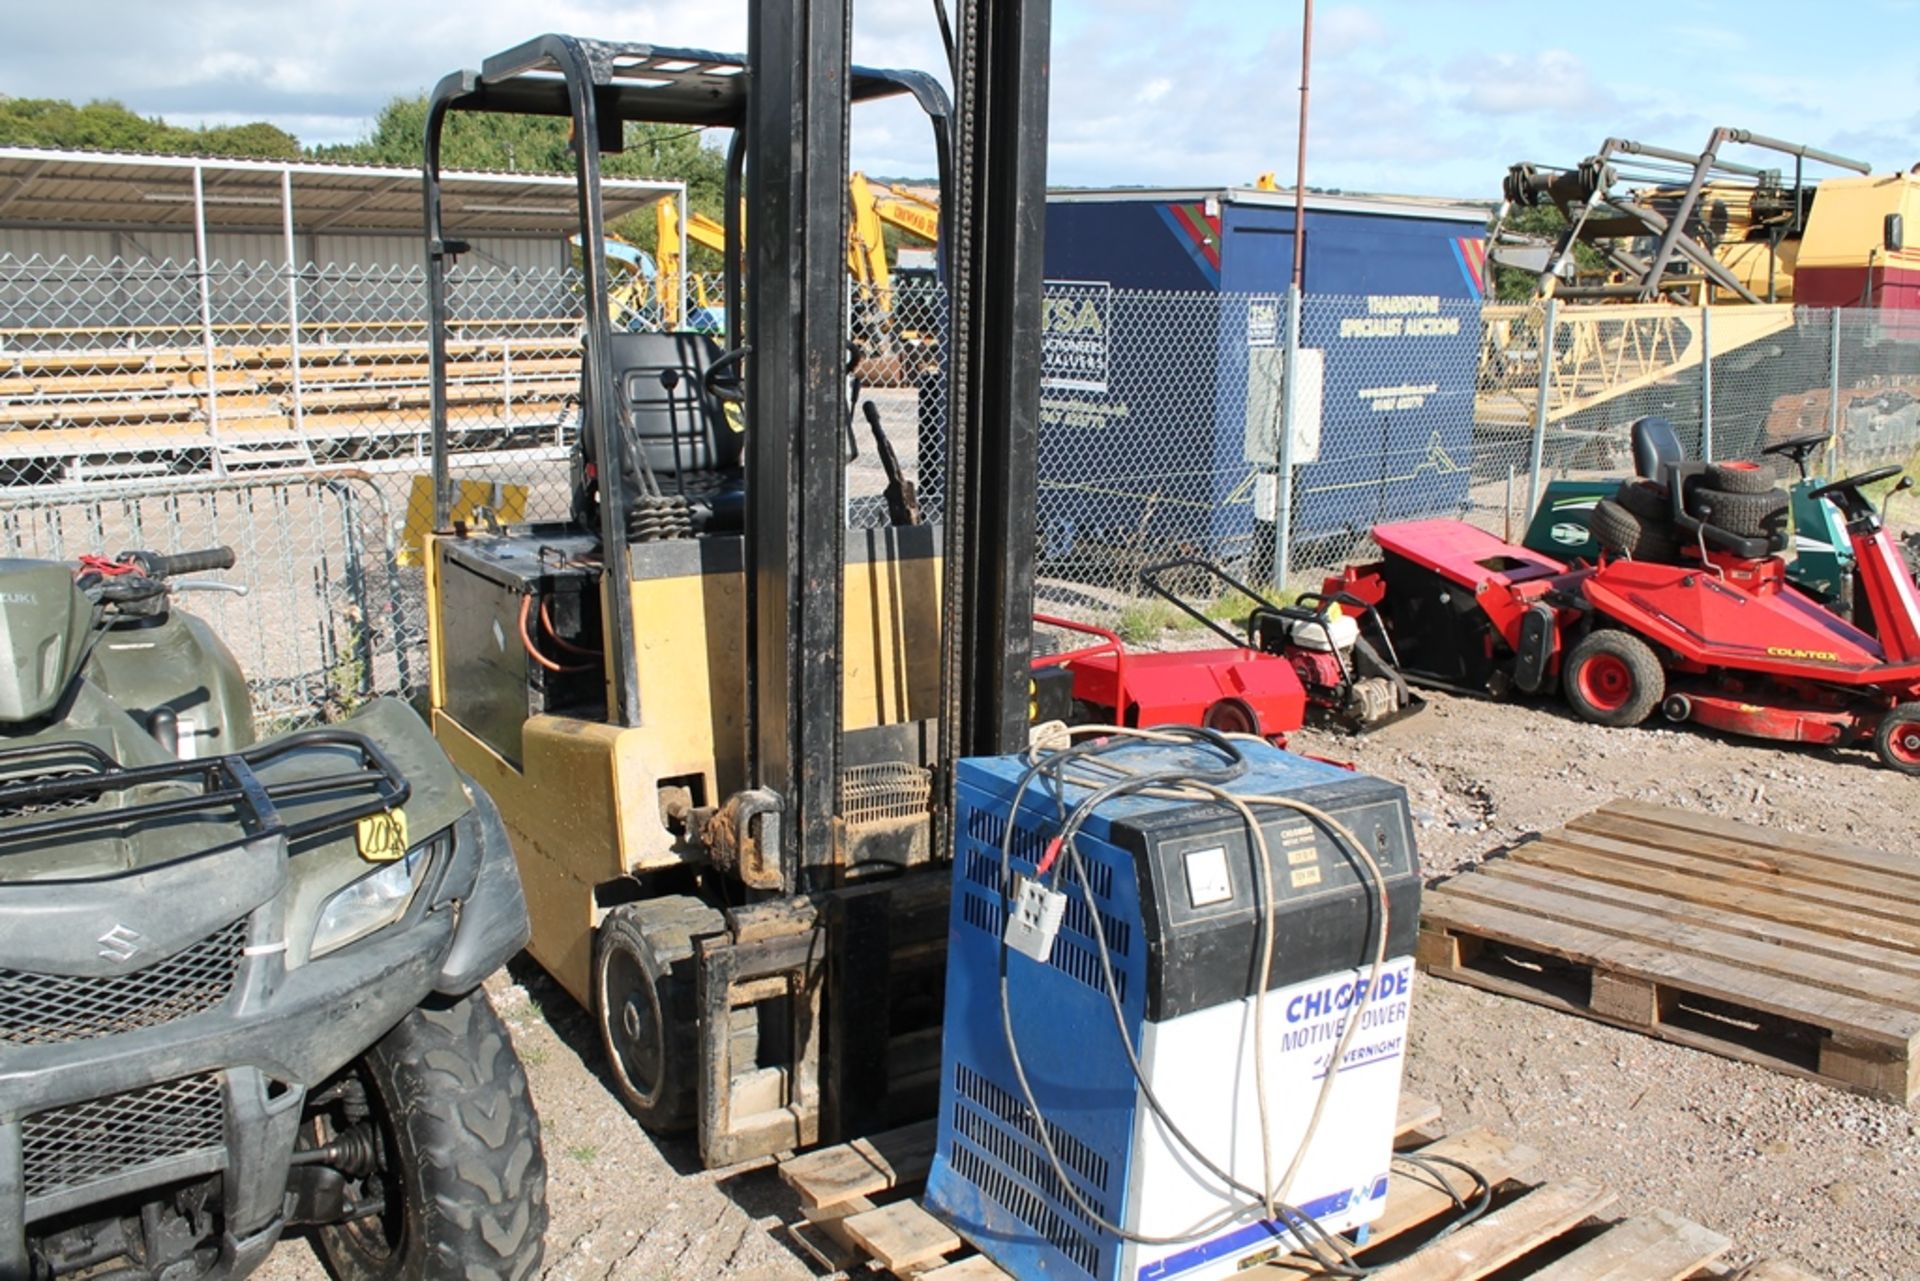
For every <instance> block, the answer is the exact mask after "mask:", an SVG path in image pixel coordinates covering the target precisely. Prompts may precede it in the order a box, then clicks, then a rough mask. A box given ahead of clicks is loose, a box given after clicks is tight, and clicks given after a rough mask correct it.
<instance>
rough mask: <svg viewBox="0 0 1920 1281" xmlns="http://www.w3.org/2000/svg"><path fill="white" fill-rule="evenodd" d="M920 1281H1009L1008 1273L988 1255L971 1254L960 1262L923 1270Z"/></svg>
mask: <svg viewBox="0 0 1920 1281" xmlns="http://www.w3.org/2000/svg"><path fill="white" fill-rule="evenodd" d="M920 1281H1007V1274H1006V1273H1004V1272H1002V1271H1001V1270H1000V1269H999V1268H998V1267H996V1266H994V1262H993V1260H992V1259H989V1258H988V1257H987V1256H986V1255H984V1254H970V1255H968V1256H967V1257H966V1258H964V1259H962V1260H960V1262H958V1263H948V1264H945V1265H943V1266H941V1267H938V1268H932V1269H929V1270H928V1271H926V1272H922V1273H921V1274H920Z"/></svg>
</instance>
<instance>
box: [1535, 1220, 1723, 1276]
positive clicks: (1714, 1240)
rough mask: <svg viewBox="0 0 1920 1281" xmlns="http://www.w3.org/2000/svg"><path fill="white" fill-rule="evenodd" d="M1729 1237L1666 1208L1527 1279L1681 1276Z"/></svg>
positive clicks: (1720, 1250)
mask: <svg viewBox="0 0 1920 1281" xmlns="http://www.w3.org/2000/svg"><path fill="white" fill-rule="evenodd" d="M1732 1245H1733V1242H1731V1241H1729V1240H1727V1238H1725V1237H1723V1236H1721V1235H1720V1234H1719V1233H1718V1232H1712V1231H1709V1230H1708V1229H1706V1228H1703V1227H1701V1226H1700V1225H1699V1224H1697V1223H1694V1222H1691V1221H1690V1220H1687V1219H1683V1218H1681V1217H1680V1216H1679V1215H1677V1214H1673V1213H1670V1212H1668V1211H1666V1210H1655V1211H1654V1212H1653V1213H1652V1214H1648V1215H1642V1216H1638V1217H1636V1218H1631V1219H1628V1220H1627V1221H1626V1222H1625V1223H1621V1224H1616V1225H1615V1226H1614V1227H1612V1228H1609V1229H1608V1230H1607V1231H1606V1232H1603V1233H1601V1234H1600V1235H1599V1236H1597V1237H1595V1238H1594V1239H1593V1240H1591V1241H1589V1242H1587V1243H1586V1244H1585V1245H1583V1246H1581V1247H1580V1248H1579V1249H1577V1250H1575V1251H1574V1252H1573V1253H1572V1254H1569V1255H1566V1256H1565V1257H1563V1258H1561V1259H1558V1260H1556V1261H1555V1262H1553V1263H1550V1264H1548V1265H1547V1266H1546V1267H1544V1268H1542V1269H1540V1271H1538V1272H1536V1273H1534V1274H1533V1275H1532V1276H1530V1277H1528V1278H1527V1281H1682V1278H1685V1277H1690V1276H1692V1275H1693V1274H1694V1272H1696V1271H1697V1270H1699V1269H1700V1268H1704V1267H1706V1266H1707V1265H1708V1264H1710V1263H1712V1262H1713V1261H1714V1260H1716V1259H1718V1258H1719V1257H1720V1256H1721V1255H1723V1254H1725V1253H1726V1252H1727V1251H1728V1249H1730V1248H1731V1247H1732Z"/></svg>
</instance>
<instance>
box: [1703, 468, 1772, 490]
mask: <svg viewBox="0 0 1920 1281" xmlns="http://www.w3.org/2000/svg"><path fill="white" fill-rule="evenodd" d="M1707 485H1708V487H1709V488H1711V489H1716V490H1718V491H1720V492H1721V493H1723V494H1764V493H1766V492H1767V491H1768V490H1770V489H1772V488H1773V487H1774V477H1773V468H1771V467H1768V466H1767V465H1766V464H1764V463H1748V462H1738V463H1708V464H1707Z"/></svg>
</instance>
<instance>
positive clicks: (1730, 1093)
mask: <svg viewBox="0 0 1920 1281" xmlns="http://www.w3.org/2000/svg"><path fill="white" fill-rule="evenodd" d="M1296 746H1299V747H1301V748H1303V749H1304V750H1307V751H1312V752H1316V753H1320V754H1323V755H1326V756H1330V757H1334V758H1338V759H1344V760H1352V761H1354V762H1355V763H1356V764H1357V765H1359V766H1360V767H1361V768H1363V769H1366V770H1369V771H1371V772H1375V773H1378V774H1382V775H1384V776H1386V777H1389V778H1393V779H1397V780H1399V781H1400V782H1402V783H1404V784H1405V785H1406V786H1407V788H1408V790H1409V792H1410V794H1411V797H1412V802H1413V807H1414V810H1415V813H1416V819H1417V822H1416V828H1417V833H1418V836H1419V839H1420V841H1421V846H1422V856H1423V861H1424V864H1425V867H1426V870H1427V872H1428V873H1429V875H1433V876H1438V875H1445V874H1450V873H1453V872H1457V871H1460V870H1462V869H1463V868H1466V867H1468V866H1470V865H1472V864H1473V863H1475V862H1477V861H1478V860H1479V859H1481V858H1483V857H1485V856H1486V855H1487V854H1488V853H1489V852H1491V851H1493V850H1496V849H1499V848H1501V847H1502V846H1505V845H1508V844H1510V843H1512V842H1514V841H1516V840H1519V839H1521V838H1524V837H1525V836H1527V835H1529V834H1531V833H1535V832H1542V831H1546V830H1549V829H1551V828H1553V827H1556V826H1558V825H1560V824H1562V823H1564V822H1565V821H1567V820H1568V819H1571V818H1573V817H1575V816H1577V815H1579V814H1582V813H1585V812H1587V811H1589V810H1591V809H1594V808H1596V807H1597V806H1599V805H1601V804H1603V803H1605V802H1606V801H1608V800H1611V799H1613V798H1615V797H1630V798H1633V799H1636V800H1644V801H1651V802H1657V803H1661V804H1668V805H1677V806H1683V807H1687V808H1691V809H1696V810H1699V811H1703V812H1706V813H1711V814H1718V815H1723V816H1726V817H1730V818H1735V819H1741V820H1746V821H1753V822H1759V823H1763V824H1766V825H1769V826H1774V827H1779V828H1782V829H1787V830H1792V831H1801V832H1811V833H1819V834H1823V835H1829V836H1834V837H1840V838H1848V839H1855V840H1859V841H1861V842H1864V843H1868V844H1876V845H1879V846H1882V847H1884V848H1892V849H1896V850H1899V849H1903V848H1904V843H1903V842H1900V841H1896V840H1895V839H1894V833H1895V832H1896V831H1899V830H1902V827H1901V825H1899V824H1898V819H1899V818H1900V817H1901V816H1902V815H1903V814H1904V813H1906V812H1908V811H1909V810H1910V809H1911V806H1912V803H1913V800H1914V796H1915V791H1914V783H1913V782H1912V780H1910V779H1904V778H1901V777H1898V776H1896V775H1894V774H1891V773H1889V772H1888V771H1886V770H1883V769H1880V768H1878V767H1876V766H1875V765H1873V764H1872V763H1871V761H1870V759H1869V758H1868V757H1867V756H1865V755H1864V754H1860V753H1832V752H1820V751H1777V750H1773V749H1771V748H1767V747H1764V746H1758V745H1754V744H1751V743H1742V742H1737V741H1735V740H1731V739H1720V738H1716V737H1714V736H1712V735H1708V734H1704V733H1700V732H1697V731H1693V730H1682V729H1669V728H1650V729H1635V730H1608V729H1602V728H1598V727H1594V726H1589V725H1584V724H1580V723H1577V722H1575V721H1573V720H1571V719H1570V718H1569V717H1567V716H1566V715H1565V714H1564V713H1562V712H1560V711H1558V710H1556V709H1554V708H1551V707H1545V706H1525V705H1514V704H1495V703H1486V702H1477V701H1471V700H1465V699H1454V698H1448V697H1446V696H1445V695H1435V696H1433V706H1432V708H1431V709H1430V710H1429V711H1428V712H1427V713H1426V714H1424V715H1422V716H1419V717H1417V718H1415V719H1413V720H1411V721H1408V722H1406V723H1404V724H1402V725H1400V726H1397V727H1395V728H1393V729H1390V730H1388V731H1386V732H1384V733H1382V734H1380V735H1377V736H1375V737H1372V738H1368V739H1359V740H1355V739H1349V738H1345V737H1338V736H1331V735H1318V734H1306V735H1302V736H1301V737H1300V739H1299V740H1298V741H1297V743H1296ZM492 990H493V994H494V999H495V1001H496V1002H497V1003H498V1004H499V1006H500V1008H501V1011H502V1013H503V1015H504V1016H505V1017H506V1019H507V1021H508V1023H509V1025H510V1026H511V1027H512V1029H513V1032H514V1037H515V1040H516V1042H517V1044H518V1045H519V1048H520V1052H521V1054H522V1055H523V1057H524V1058H525V1059H526V1061H527V1065H528V1071H529V1074H530V1076H531V1078H532V1082H533V1091H534V1096H535V1099H536V1102H537V1103H538V1105H539V1108H540V1112H541V1117H542V1120H543V1123H544V1127H545V1136H546V1152H547V1161H548V1165H549V1169H550V1176H549V1183H548V1189H549V1202H550V1206H551V1211H552V1227H551V1230H550V1232H549V1235H548V1238H547V1267H546V1272H545V1275H546V1276H548V1277H553V1278H565V1279H566V1281H575V1279H584V1278H686V1279H688V1281H693V1279H695V1278H699V1279H701V1281H707V1279H708V1278H716V1277H726V1278H742V1279H750V1281H773V1279H775V1278H794V1279H795V1281H798V1279H799V1278H802V1277H805V1276H808V1275H809V1274H810V1273H809V1269H808V1268H807V1267H806V1266H805V1265H804V1264H803V1263H802V1262H801V1260H800V1259H799V1257H798V1256H797V1255H796V1254H795V1253H793V1251H792V1250H791V1249H790V1248H789V1247H788V1246H787V1245H786V1244H785V1238H784V1236H783V1235H781V1234H777V1233H770V1232H769V1231H767V1228H768V1227H769V1226H770V1225H772V1224H773V1223H774V1221H775V1217H776V1216H784V1217H787V1218H791V1217H793V1215H794V1213H795V1211H796V1207H795V1205H794V1203H793V1201H792V1200H791V1198H790V1196H789V1195H788V1194H787V1193H786V1192H785V1190H784V1188H783V1187H782V1185H781V1184H780V1182H779V1180H778V1178H777V1177H776V1176H775V1175H774V1174H773V1172H772V1171H771V1169H769V1168H767V1167H766V1166H760V1167H758V1168H753V1169H748V1170H744V1171H733V1172H728V1173H725V1174H720V1175H715V1174H711V1173H707V1172H703V1171H700V1170H698V1168H697V1162H696V1160H695V1158H694V1156H693V1153H692V1150H691V1148H690V1147H689V1146H688V1145H686V1144H684V1143H666V1144H656V1143H654V1142H653V1141H651V1140H649V1139H648V1138H647V1137H646V1136H645V1135H644V1134H643V1133H642V1132H641V1131H640V1130H639V1128H638V1127H637V1126H635V1125H634V1124H633V1123H632V1121H630V1120H629V1119H628V1117H627V1115H626V1114H625V1112H623V1111H622V1110H621V1108H620V1106H619V1105H618V1104H617V1103H615V1102H614V1100H613V1097H612V1095H611V1094H610V1093H609V1092H608V1090H607V1088H606V1086H605V1085H604V1084H603V1083H602V1081H601V1079H600V1076H599V1073H600V1060H599V1049H598V1045H597V1042H596V1040H595V1034H594V1031H593V1028H592V1025H591V1023H590V1022H589V1021H588V1019H587V1018H586V1016H585V1015H584V1014H583V1013H582V1012H581V1011H580V1010H579V1008H578V1007H577V1006H575V1005H574V1003H573V1002H572V1000H571V999H570V998H569V997H567V996H566V995H565V993H563V992H562V991H561V990H560V989H559V988H558V987H557V986H555V985H554V984H553V983H552V982H551V981H550V980H548V979H546V978H545V977H544V976H543V975H541V974H540V973H539V971H538V970H537V969H536V968H534V967H533V966H531V965H529V964H526V963H525V962H524V961H523V962H522V963H520V964H517V965H516V966H515V967H514V968H513V969H512V971H511V972H509V973H506V974H502V975H498V976H496V977H495V979H494V981H493V983H492ZM1407 1071H1408V1077H1407V1088H1408V1089H1409V1090H1412V1091H1414V1092H1417V1093H1419V1094H1421V1095H1423V1096H1424V1097H1427V1098H1430V1099H1432V1100H1433V1101H1435V1102H1437V1103H1439V1104H1440V1105H1441V1106H1442V1107H1443V1108H1444V1110H1445V1122H1444V1124H1445V1126H1446V1127H1447V1128H1449V1129H1455V1130H1457V1129H1463V1128H1466V1127H1468V1126H1471V1125H1475V1124H1480V1125H1486V1126H1489V1127H1491V1128H1493V1129H1495V1130H1497V1131H1500V1132H1502V1133H1505V1134H1508V1135H1511V1136H1513V1137H1514V1138H1516V1139H1519V1140H1520V1141H1522V1142H1524V1143H1527V1144H1528V1145H1530V1146H1532V1147H1533V1148H1535V1149H1537V1150H1538V1151H1539V1152H1540V1154H1541V1160H1540V1164H1539V1165H1538V1167H1537V1168H1536V1170H1535V1171H1534V1173H1533V1175H1532V1177H1533V1178H1536V1179H1539V1178H1557V1177H1567V1176H1572V1175H1585V1176H1587V1177H1590V1178H1594V1179H1598V1180H1600V1181H1602V1182H1604V1183H1605V1184H1607V1185H1608V1186H1610V1187H1611V1188H1613V1189H1614V1190H1615V1192H1617V1193H1618V1194H1619V1198H1620V1199H1619V1201H1618V1202H1617V1203H1616V1206H1615V1212H1616V1213H1618V1214H1623V1215H1624V1214H1628V1213H1637V1212H1644V1211H1647V1210H1651V1209H1654V1208H1666V1209H1670V1210H1673V1211H1675V1212H1677V1213H1679V1214H1681V1215H1684V1216H1686V1217H1688V1218H1691V1219H1694V1220H1696V1221H1698V1222H1700V1223H1702V1224H1705V1225H1707V1226H1709V1227H1712V1228H1714V1229H1716V1230H1718V1231H1720V1232H1722V1233H1724V1234H1726V1235H1728V1236H1730V1237H1732V1238H1733V1239H1734V1241H1735V1244H1736V1250H1737V1260H1742V1261H1743V1260H1746V1259H1748V1258H1752V1257H1757V1256H1766V1255H1780V1256H1784V1257H1786V1258H1788V1259H1791V1260H1793V1261H1794V1262H1797V1263H1799V1264H1801V1265H1802V1266H1803V1267H1806V1268H1808V1269H1810V1270H1812V1271H1813V1272H1815V1273H1816V1274H1818V1275H1823V1276H1827V1277H1830V1278H1835V1279H1836V1281H1837V1279H1840V1278H1863V1279H1864V1278H1895V1277H1912V1276H1920V1262H1916V1260H1920V1220H1917V1219H1916V1216H1914V1215H1912V1214H1911V1213H1910V1212H1909V1207H1911V1206H1912V1205H1914V1204H1915V1202H1916V1198H1920V1128H1917V1127H1916V1121H1915V1118H1914V1116H1913V1115H1912V1114H1911V1113H1909V1112H1908V1111H1907V1110H1906V1109H1903V1108H1899V1107H1894V1106H1891V1105H1888V1104H1882V1103H1876V1102H1872V1101H1870V1100H1866V1099H1861V1098H1857V1097H1855V1096H1853V1095H1850V1094H1845V1093H1841V1092H1839V1091H1837V1090H1832V1089H1828V1088H1826V1087H1824V1086H1821V1085H1818V1084H1815V1083H1813V1082H1808V1081H1802V1080H1798V1079H1795V1078H1792V1077H1788V1076H1784V1075H1781V1074H1779V1073H1775V1072H1771V1071H1768V1070H1766V1069H1764V1068H1759V1067H1754V1066H1750V1065H1747V1064H1744V1063H1738V1062H1732V1061H1729V1060H1726V1059H1722V1058H1719V1057H1716V1056H1714V1055H1710V1054H1706V1053H1702V1052H1699V1051H1695V1050H1690V1049H1686V1048H1683V1047H1679V1046H1673V1045H1668V1044H1666V1043H1664V1042H1660V1041H1656V1040H1652V1039H1650V1038H1647V1037H1642V1036H1637V1035H1634V1034H1632V1033H1628V1032H1623V1031H1619V1030H1616V1029H1613V1028H1609V1027H1606V1026H1603V1025H1601V1024H1597V1023H1592V1022H1588V1021H1586V1020H1583V1019H1579V1018H1575V1017H1571V1016H1568V1015H1564V1014H1560V1013H1556V1012H1554V1011H1551V1010H1546V1009H1543V1008H1540V1007H1537V1006H1532V1005H1528V1004H1526V1003H1524V1002H1520V1001H1515V1000H1509V999H1506V998H1501V997H1496V996H1492V995H1488V994H1486V993H1482V992H1479V991H1477V990H1474V989H1470V988H1465V987H1461V986H1458V985H1454V984H1449V983H1443V982H1427V983H1425V984H1423V985H1422V987H1421V988H1420V990H1419V992H1418V995H1417V996H1416V999H1415V1003H1414V1015H1413V1053H1412V1056H1411V1058H1410V1059H1409V1062H1408V1069H1407ZM263 1275H265V1276H266V1277H268V1278H270V1279H272V1281H296V1279H297V1281H315V1279H317V1278H320V1277H322V1276H323V1275H324V1274H323V1273H322V1272H321V1270H320V1268H319V1265H318V1264H317V1262H316V1261H315V1260H314V1258H313V1255H312V1253H311V1251H310V1250H309V1249H308V1248H307V1247H306V1246H305V1245H304V1244H303V1243H299V1242H291V1243H288V1244H286V1245H284V1246H283V1247H282V1248H281V1249H279V1250H278V1251H276V1252H275V1254H274V1256H273V1258H272V1259H271V1260H270V1261H269V1263H268V1265H267V1268H266V1270H265V1272H264V1274H263Z"/></svg>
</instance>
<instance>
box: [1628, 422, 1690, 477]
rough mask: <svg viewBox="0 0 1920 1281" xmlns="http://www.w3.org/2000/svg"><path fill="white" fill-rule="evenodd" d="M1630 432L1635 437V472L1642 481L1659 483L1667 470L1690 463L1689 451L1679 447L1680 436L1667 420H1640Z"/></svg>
mask: <svg viewBox="0 0 1920 1281" xmlns="http://www.w3.org/2000/svg"><path fill="white" fill-rule="evenodd" d="M1630 432H1631V434H1632V437H1633V471H1634V474H1635V475H1636V476H1639V477H1640V478H1641V479H1642V480H1652V481H1660V480H1661V477H1662V474H1663V473H1664V472H1665V471H1666V470H1667V468H1669V467H1671V466H1674V465H1675V464H1678V463H1684V462H1686V461H1687V451H1686V448H1685V447H1684V446H1682V445H1681V444H1680V434H1679V433H1678V432H1676V431H1675V430H1674V429H1673V424H1672V423H1670V422H1668V421H1667V420H1666V419H1664V418H1641V419H1638V420H1636V421H1635V422H1634V424H1633V426H1632V428H1631V429H1630ZM1662 483H1664V482H1662Z"/></svg>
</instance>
